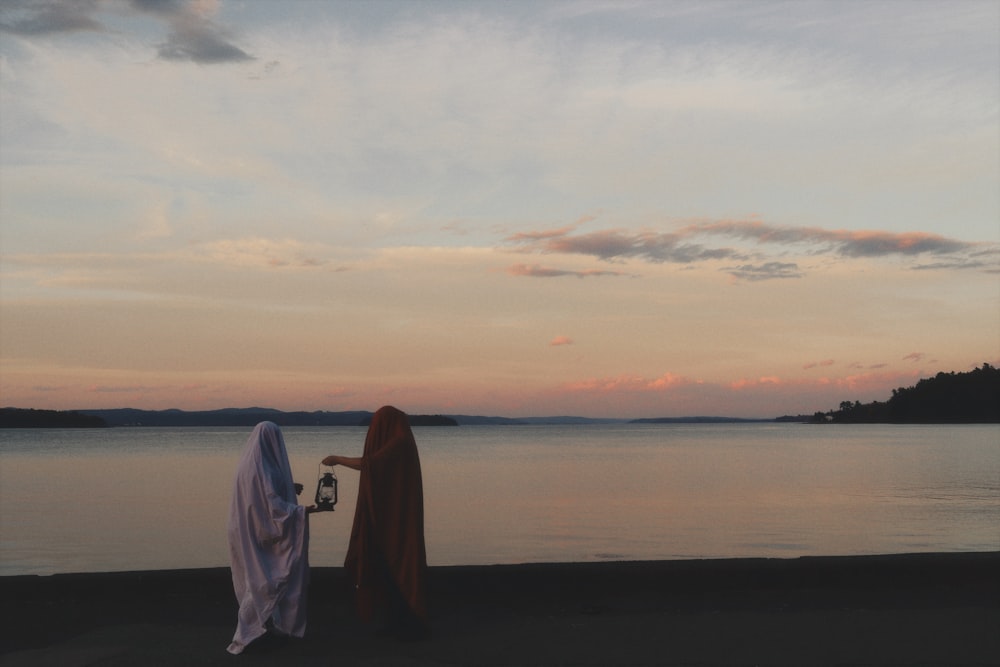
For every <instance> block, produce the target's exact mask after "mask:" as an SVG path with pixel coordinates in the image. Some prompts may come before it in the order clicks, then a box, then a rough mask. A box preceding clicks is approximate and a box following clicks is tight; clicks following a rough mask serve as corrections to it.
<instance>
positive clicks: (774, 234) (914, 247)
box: [682, 221, 974, 257]
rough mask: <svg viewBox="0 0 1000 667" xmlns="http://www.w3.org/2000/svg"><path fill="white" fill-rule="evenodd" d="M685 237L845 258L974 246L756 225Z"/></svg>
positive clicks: (695, 229) (720, 226)
mask: <svg viewBox="0 0 1000 667" xmlns="http://www.w3.org/2000/svg"><path fill="white" fill-rule="evenodd" d="M682 233H683V234H690V235H696V234H717V235H721V236H729V237H733V238H741V239H749V240H754V241H757V242H759V243H773V244H779V245H790V244H812V245H825V246H828V247H829V248H830V249H832V250H833V251H834V252H836V253H838V254H840V255H843V256H845V257H884V256H886V255H919V254H924V253H927V254H934V255H941V254H950V253H956V252H965V251H969V250H971V249H972V248H973V247H974V244H971V243H965V242H963V241H957V240H955V239H949V238H945V237H943V236H939V235H937V234H926V233H923V232H903V233H893V232H885V231H872V230H843V229H838V230H827V229H819V228H816V227H778V226H774V225H767V224H764V223H761V222H754V221H719V222H711V223H702V224H697V225H692V226H690V227H687V228H685V229H684V230H682Z"/></svg>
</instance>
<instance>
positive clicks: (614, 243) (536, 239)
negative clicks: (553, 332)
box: [505, 227, 735, 264]
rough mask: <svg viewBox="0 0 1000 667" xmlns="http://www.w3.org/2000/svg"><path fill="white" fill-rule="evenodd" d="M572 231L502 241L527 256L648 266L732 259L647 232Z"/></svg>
mask: <svg viewBox="0 0 1000 667" xmlns="http://www.w3.org/2000/svg"><path fill="white" fill-rule="evenodd" d="M572 230H573V227H563V228H562V229H554V230H550V231H543V232H531V233H521V234H515V235H514V236H510V237H508V238H507V239H505V240H506V241H507V242H508V243H513V244H516V245H519V246H521V249H522V250H524V251H527V252H539V253H558V254H573V255H591V256H593V257H596V258H598V259H602V260H605V261H614V260H622V259H628V258H636V259H642V260H645V261H648V262H654V263H662V262H671V263H678V264H688V263H690V262H695V261H700V260H707V259H724V258H729V257H734V256H735V253H734V251H732V250H729V249H725V248H705V247H703V246H700V245H697V244H687V243H682V242H681V241H682V238H681V237H680V236H679V235H677V234H670V233H656V232H650V231H640V232H631V233H630V232H627V231H624V230H620V229H611V230H604V231H599V232H591V233H589V234H579V235H576V236H572V235H570V232H571V231H572Z"/></svg>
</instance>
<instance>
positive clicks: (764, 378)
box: [0, 0, 1000, 418]
mask: <svg viewBox="0 0 1000 667" xmlns="http://www.w3.org/2000/svg"><path fill="white" fill-rule="evenodd" d="M998 27H1000V5H998V4H997V3H995V2H965V1H961V0H959V1H957V2H866V3H783V2H773V3H772V2H747V3H742V2H727V3H713V2H680V1H676V2H675V1H665V2H641V1H640V2H615V3H607V2H601V1H598V0H594V1H588V0H579V1H573V2H556V1H552V2H537V3H487V2H446V1H445V2H427V3H411V2H390V1H385V2H366V3H359V2H335V1H331V2H298V1H292V2H287V3H271V2H264V1H252V0H245V1H238V0H225V1H223V0H217V1H211V0H209V1H206V0H176V1H175V2H166V3H157V4H153V3H148V2H139V1H138V0H94V1H93V2H86V3H81V2H73V1H70V0H39V1H34V2H24V1H21V0H12V1H10V2H6V3H4V4H3V6H2V7H0V405H2V406H13V407H23V408H39V409H42V408H46V409H96V408H115V407H135V408H145V409H168V408H180V409H186V410H210V409H218V408H226V407H251V406H261V407H272V408H278V409H283V410H330V411H341V410H374V409H376V408H377V407H378V406H380V405H384V404H393V405H396V406H397V407H399V408H400V409H402V410H404V411H407V412H411V413H444V414H481V415H503V416H511V417H517V416H552V415H580V416H591V417H621V418H635V417H678V416H695V415H718V416H730V417H764V418H767V417H776V416H780V415H785V414H803V413H804V414H811V413H813V412H816V411H825V410H830V409H835V408H836V407H837V406H838V405H839V404H840V402H841V401H844V400H850V401H855V400H860V401H862V402H868V401H872V400H886V399H887V398H889V397H890V395H891V392H892V390H893V389H895V388H897V387H902V386H910V385H913V384H915V383H916V382H917V381H918V380H919V379H921V378H923V377H928V376H932V375H934V374H936V373H938V372H942V371H943V372H951V371H956V372H962V371H968V370H971V369H972V368H975V367H978V366H981V365H982V364H983V363H990V364H994V365H1000V186H998V185H997V184H998V183H1000V30H998Z"/></svg>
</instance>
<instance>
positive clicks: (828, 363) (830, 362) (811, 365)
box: [802, 359, 834, 370]
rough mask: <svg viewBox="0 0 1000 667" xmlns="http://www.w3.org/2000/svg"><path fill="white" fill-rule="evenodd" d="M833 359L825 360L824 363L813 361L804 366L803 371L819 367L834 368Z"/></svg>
mask: <svg viewBox="0 0 1000 667" xmlns="http://www.w3.org/2000/svg"><path fill="white" fill-rule="evenodd" d="M833 363H834V362H833V359H824V360H823V361H813V362H810V363H808V364H805V365H804V366H802V369H803V370H809V369H810V368H816V367H817V366H833Z"/></svg>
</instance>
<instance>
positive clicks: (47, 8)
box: [0, 0, 254, 65]
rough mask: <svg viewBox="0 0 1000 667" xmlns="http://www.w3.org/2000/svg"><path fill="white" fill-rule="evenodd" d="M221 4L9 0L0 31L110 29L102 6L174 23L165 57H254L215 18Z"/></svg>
mask: <svg viewBox="0 0 1000 667" xmlns="http://www.w3.org/2000/svg"><path fill="white" fill-rule="evenodd" d="M218 7H219V3H218V2H217V1H216V0H120V1H117V2H115V1H108V0H105V1H103V2H102V1H100V0H40V1H38V0H36V1H32V0H8V1H7V2H6V3H5V4H4V6H3V7H2V8H0V32H7V33H10V34H14V35H19V36H22V37H41V36H46V35H54V34H59V33H67V32H110V30H109V28H108V27H107V25H106V24H105V23H104V22H103V21H102V20H101V16H100V15H101V13H102V12H104V11H117V12H119V13H138V14H140V15H143V16H150V17H153V18H155V19H157V20H160V21H163V22H164V23H165V24H166V25H167V27H168V28H169V32H168V34H167V38H166V41H165V42H162V43H161V44H159V45H158V46H157V54H158V56H159V57H160V58H162V59H164V60H179V61H191V62H195V63H198V64H202V65H211V64H218V63H229V62H241V61H247V60H253V59H254V58H253V56H251V55H250V54H248V53H247V52H246V51H244V50H243V49H241V48H239V47H238V46H236V45H235V44H234V43H233V42H232V39H231V38H230V36H229V35H228V34H227V31H226V30H225V28H223V27H221V26H219V25H217V24H216V23H215V22H214V21H213V20H212V17H213V16H215V14H216V13H217V12H218Z"/></svg>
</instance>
